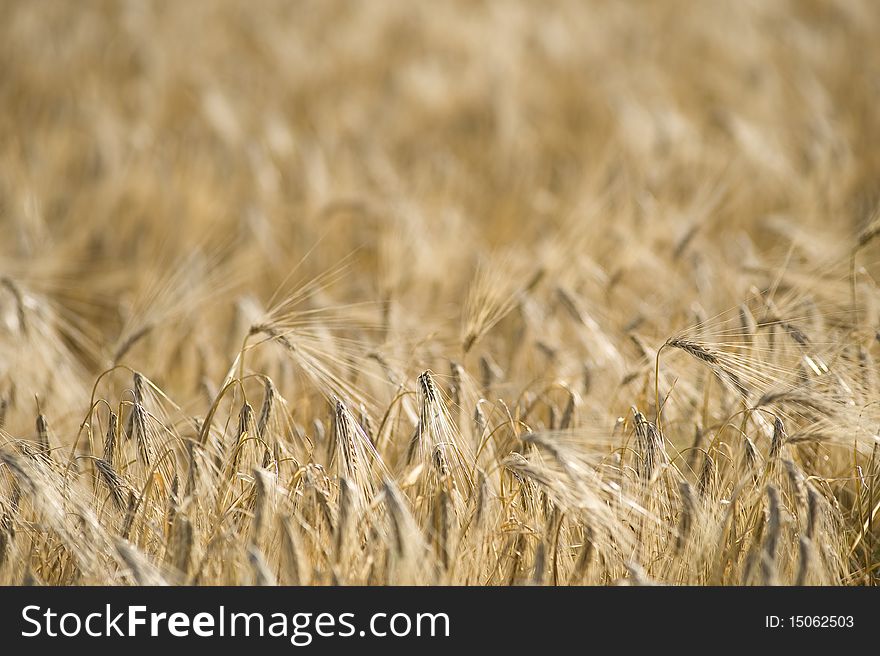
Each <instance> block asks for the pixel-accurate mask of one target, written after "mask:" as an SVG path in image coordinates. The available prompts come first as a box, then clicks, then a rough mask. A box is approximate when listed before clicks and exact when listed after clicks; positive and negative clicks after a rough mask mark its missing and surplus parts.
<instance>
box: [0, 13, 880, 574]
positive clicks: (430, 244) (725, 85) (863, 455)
mask: <svg viewBox="0 0 880 656" xmlns="http://www.w3.org/2000/svg"><path fill="white" fill-rule="evenodd" d="M878 31H880V6H878V4H877V3H875V2H872V1H871V0H865V1H858V0H853V1H848V0H846V1H845V0H839V1H819V0H802V1H801V0H789V1H784V0H780V1H774V2H757V1H746V2H723V1H721V0H707V1H704V2H682V1H678V0H669V1H664V2H631V3H630V2H625V3H621V2H601V1H591V2H576V1H573V0H572V1H568V0H560V1H555V2H548V3H544V2H540V3H539V2H517V1H513V0H511V1H501V0H499V1H491V0H473V1H471V0H469V1H464V0H462V1H460V2H442V3H441V2H424V3H422V2H407V1H405V0H400V1H391V0H370V1H369V2H342V1H302V2H299V1H298V2H282V1H280V0H261V1H260V2H252V3H246V2H236V1H233V0H219V1H212V2H202V1H194V2H121V1H119V2H111V1H109V0H108V1H86V2H73V1H69V2H49V1H47V0H46V1H20V2H19V1H9V0H6V1H4V2H2V3H0V71H2V72H0V109H2V111H0V583H2V584H7V585H9V584H37V585H42V584H51V585H92V584H112V585H117V584H119V585H129V584H141V585H152V584H171V585H179V584H190V585H213V584H227V585H238V584H257V585H264V584H276V583H277V584H285V585H289V584H299V585H327V584H336V585H353V584H361V585H362V584H366V585H386V584H404V585H409V584H416V585H423V584H433V585H447V584H459V585H462V584H463V585H583V584H590V585H615V584H624V585H648V584H671V585H772V584H780V585H793V584H797V585H871V584H876V583H877V582H878V580H880V572H878V567H880V520H878V519H877V514H878V512H880V485H878V478H877V477H878V475H880V453H878V444H880V437H878V430H880V403H878V401H880V396H878V391H880V375H878V373H880V372H878V364H877V362H876V360H877V358H878V356H880V333H878V330H880V288H878V277H880V266H878V256H880V213H878V212H877V210H876V208H877V207H878V206H880V186H878V180H880V148H877V144H878V143H880V111H878V101H880V41H878V40H877V38H876V35H877V33H878Z"/></svg>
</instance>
